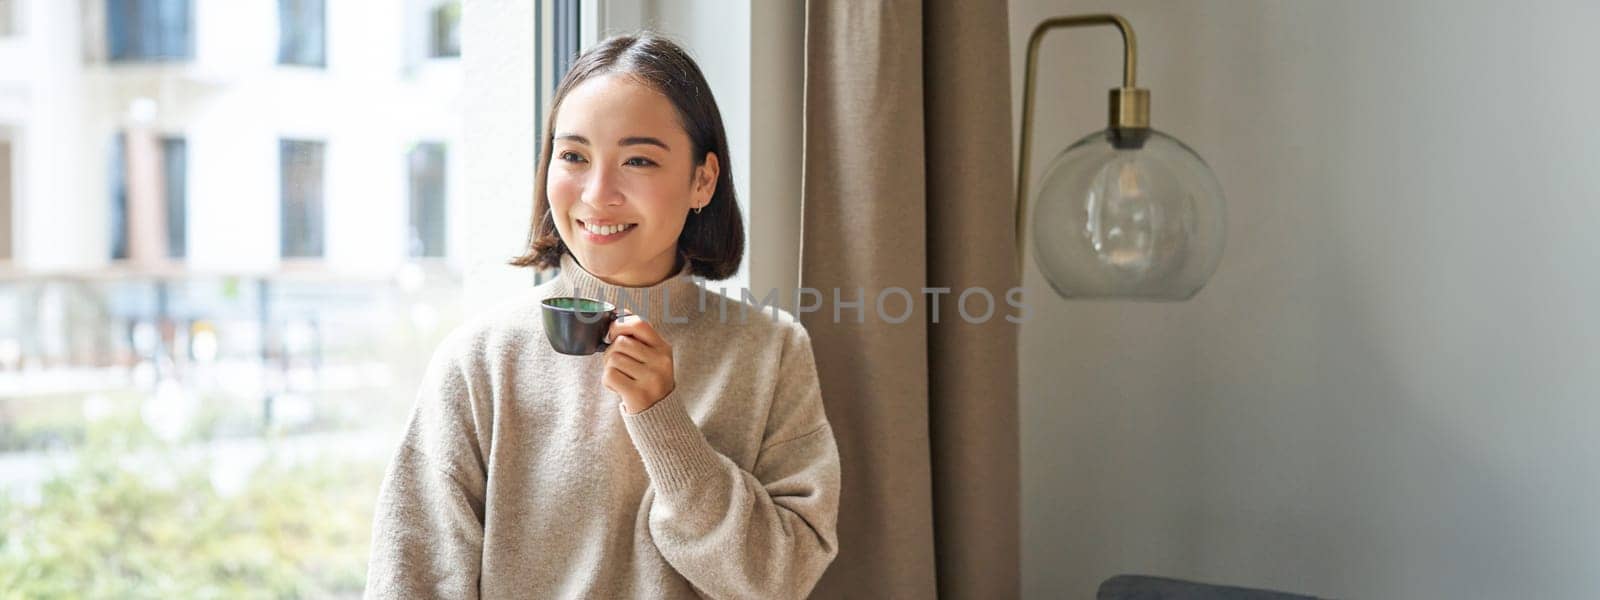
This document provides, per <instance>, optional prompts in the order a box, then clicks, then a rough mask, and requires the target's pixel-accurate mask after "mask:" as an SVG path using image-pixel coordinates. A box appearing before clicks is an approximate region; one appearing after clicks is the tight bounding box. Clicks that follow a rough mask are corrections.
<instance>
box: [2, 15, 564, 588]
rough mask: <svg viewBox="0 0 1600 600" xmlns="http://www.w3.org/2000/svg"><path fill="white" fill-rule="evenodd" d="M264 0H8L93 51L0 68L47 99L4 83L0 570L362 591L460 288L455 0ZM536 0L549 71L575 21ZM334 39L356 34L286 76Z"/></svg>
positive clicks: (459, 311)
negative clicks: (340, 50) (402, 445)
mask: <svg viewBox="0 0 1600 600" xmlns="http://www.w3.org/2000/svg"><path fill="white" fill-rule="evenodd" d="M272 2H275V3H276V4H273V3H266V2H262V3H254V4H257V5H259V6H258V8H259V9H260V10H262V11H264V12H261V14H260V15H259V16H261V17H265V18H254V17H249V18H246V17H244V16H241V15H242V14H243V15H250V14H253V13H239V12H238V11H235V10H233V8H234V7H233V6H232V5H233V4H235V3H233V2H228V1H226V0H222V1H220V2H210V1H207V2H196V1H195V0H61V2H56V1H55V0H32V1H30V2H27V3H25V5H24V3H19V2H17V0H0V31H5V29H4V28H6V27H9V30H10V31H13V32H15V31H17V29H18V28H20V27H21V26H22V25H21V22H20V21H19V20H16V19H15V18H12V19H11V20H10V21H9V22H8V20H7V19H8V17H7V15H9V16H10V17H15V14H17V13H21V12H30V11H36V10H48V11H49V12H48V13H41V14H39V15H36V16H39V17H40V18H36V19H28V22H29V23H30V24H31V25H30V27H38V28H42V30H35V29H29V30H28V31H26V34H27V36H28V38H29V40H30V43H31V42H32V41H34V40H68V39H80V38H81V40H82V41H81V44H77V45H76V46H75V47H76V48H78V50H74V56H72V57H70V58H63V57H59V56H58V57H54V58H52V60H57V61H67V60H71V61H77V62H79V65H76V66H81V67H83V68H40V69H31V70H25V71H20V72H18V73H16V74H15V77H12V76H7V77H0V98H35V99H39V98H48V99H49V100H50V108H51V110H49V111H42V110H39V111H31V112H25V113H21V114H20V116H17V114H18V113H11V112H4V110H3V109H4V107H0V260H7V259H9V262H7V263H6V264H5V265H4V267H3V268H0V531H4V532H5V534H4V535H3V536H0V581H3V582H4V583H0V588H5V592H3V593H0V596H6V595H15V596H18V597H119V598H127V597H178V598H189V597H213V596H219V595H220V596H236V595H241V594H242V595H262V596H274V597H312V598H325V597H335V598H337V597H359V596H360V595H361V591H362V586H363V584H364V582H365V576H366V562H367V554H368V551H369V547H368V545H369V544H370V540H371V537H370V526H371V522H372V507H373V504H374V501H375V498H376V494H377V491H378V487H379V482H380V480H381V478H382V476H383V473H384V469H385V468H386V467H387V465H388V461H389V459H390V458H391V455H392V452H393V450H394V448H395V443H396V442H397V441H398V439H399V435H400V433H401V432H402V431H403V429H404V424H405V420H406V419H407V417H408V416H409V411H410V409H411V406H412V403H413V401H414V398H415V395H416V393H417V388H418V386H419V385H420V382H421V377H422V374H423V373H424V372H425V371H426V367H427V364H428V361H429V358H430V357H431V355H432V353H433V351H434V350H435V349H436V348H437V347H438V345H439V343H440V342H441V341H442V340H443V339H444V338H445V336H446V335H448V334H449V333H450V331H452V330H453V329H454V328H455V327H456V326H457V325H458V324H459V323H461V322H462V320H463V318H464V314H463V313H464V309H463V307H462V305H463V300H464V299H463V296H464V291H463V280H464V279H465V277H466V274H465V271H466V270H467V269H468V268H469V263H468V261H467V260H466V258H465V257H464V256H463V255H462V251H461V250H462V249H461V248H459V246H465V244H454V245H452V244H450V243H449V242H450V240H451V239H453V238H452V235H458V236H459V235H462V234H463V233H466V232H464V231H462V230H461V229H460V228H461V227H463V226H464V225H465V224H463V223H461V222H460V219H454V220H452V219H451V218H450V217H451V215H456V214H461V207H460V205H459V204H460V202H461V201H462V200H463V199H462V198H458V197H455V196H454V195H453V194H452V189H453V188H455V187H457V186H458V185H459V182H457V181H455V180H457V179H460V177H459V176H458V175H457V174H456V173H454V172H451V171H450V170H449V169H448V168H447V165H449V164H450V161H451V160H459V158H457V157H458V156H460V155H461V154H462V152H463V151H462V148H463V145H462V137H461V136H462V133H461V131H462V129H463V127H462V123H463V115H462V108H461V107H462V105H463V102H462V100H461V98H462V96H463V90H462V89H461V81H462V74H461V72H460V71H461V64H460V62H461V61H460V59H458V58H455V57H457V56H459V55H460V53H461V45H462V44H461V38H462V35H463V33H462V31H461V29H460V22H461V11H462V10H463V9H462V8H459V7H460V4H461V3H458V2H448V3H440V2H436V1H430V0H415V1H406V2H364V3H358V4H360V8H359V10H360V11H361V12H359V13H356V14H359V15H360V18H358V19H351V20H348V21H341V20H338V19H332V20H330V19H328V18H327V16H328V15H327V10H328V3H327V2H326V0H310V1H289V0H272ZM491 4H495V3H492V2H484V5H491ZM560 4H562V5H563V6H565V7H566V8H563V10H564V11H565V10H569V9H570V10H574V11H575V10H576V6H577V4H578V3H576V2H570V3H569V2H565V1H564V0H563V2H561V3H560ZM240 10H245V9H240ZM465 10H473V3H472V2H467V3H466V8H465ZM80 13H81V16H82V17H83V18H81V19H76V20H74V19H66V18H44V17H45V16H60V15H63V14H66V15H72V14H80ZM274 13H276V15H277V16H278V19H277V20H276V22H275V20H274V19H273V18H272V15H273V14H274ZM541 13H542V14H544V15H545V16H544V17H542V18H543V19H544V20H543V21H542V22H540V23H539V24H538V25H537V26H536V25H535V23H532V22H530V23H528V24H527V26H528V28H529V29H532V30H534V31H536V32H537V33H536V34H535V35H531V36H526V38H524V39H523V40H521V41H519V42H518V43H524V44H528V45H530V46H533V47H535V48H537V49H536V50H533V52H534V54H535V55H536V62H537V64H539V65H545V66H543V67H541V68H542V69H543V70H542V71H540V73H539V74H538V76H539V77H540V79H538V80H539V81H540V82H541V84H540V91H539V92H538V97H540V98H543V97H545V96H546V95H547V94H548V93H549V89H548V88H549V87H552V86H553V85H554V83H555V82H554V79H553V78H552V75H553V74H554V73H553V69H552V68H551V67H550V66H549V65H557V64H560V65H564V64H566V61H565V60H562V61H556V60H553V59H552V57H553V55H554V50H553V44H554V42H555V40H556V39H557V38H560V39H563V40H567V43H566V45H564V46H562V47H563V48H566V49H567V50H566V51H569V52H570V51H571V50H575V49H576V40H577V39H579V37H578V35H577V32H576V31H575V30H572V31H565V30H561V31H558V29H560V27H569V28H575V27H576V26H577V18H576V14H575V13H571V14H568V13H563V14H564V15H566V17H567V18H564V19H562V20H560V21H553V20H552V19H551V18H550V16H549V13H548V11H547V10H546V11H541ZM8 23H9V25H8ZM196 40H202V43H200V44H197V43H196ZM213 40H216V41H219V43H216V44H212V43H210V42H211V41H213ZM396 40H398V41H399V42H400V43H395V41H396ZM232 41H239V43H223V42H232ZM257 41H259V42H261V43H256V42H257ZM274 42H276V43H274ZM52 47H53V46H52ZM332 47H351V48H360V49H363V50H362V51H361V52H354V53H351V54H350V55H349V56H343V55H341V56H340V57H338V58H339V65H338V67H339V68H338V69H335V70H329V71H326V72H319V73H318V74H317V76H316V77H296V76H284V72H285V71H293V70H295V69H298V68H299V66H300V65H311V66H316V67H322V66H325V65H326V64H327V58H328V57H327V52H328V49H329V48H332ZM212 53H215V54H212ZM423 57H432V58H430V59H429V60H427V61H426V65H425V66H424V67H423V68H408V65H410V64H411V63H414V62H416V61H417V59H419V58H423ZM163 61H185V62H192V63H193V64H196V65H204V66H205V69H204V76H203V77H199V76H197V72H196V71H195V70H194V69H189V68H181V69H150V68H144V66H145V65H146V64H147V63H151V62H163ZM258 65H261V66H267V67H268V68H264V69H262V68H257V66H258ZM67 66H74V65H67ZM8 75H9V72H8ZM534 75H535V74H533V73H529V74H527V76H529V77H533V76H534ZM541 106H542V105H541ZM534 108H535V107H528V109H529V110H532V109H534ZM527 143H529V144H533V143H534V140H528V141H527ZM8 166H15V168H8ZM24 167H25V170H24ZM135 224H137V227H136V228H132V229H131V228H130V227H132V226H134V225H135ZM452 231H455V233H454V234H452V233H451V232H452ZM17 232H22V233H24V234H25V237H26V239H22V238H18V237H16V235H15V234H16V233H17ZM163 232H164V233H163ZM158 234H159V235H158ZM162 246H164V248H162ZM145 252H159V253H162V254H164V255H165V256H167V257H172V258H181V259H182V260H166V261H163V260H155V261H143V260H136V259H135V258H139V257H143V256H147V255H146V254H143V253H145ZM130 255H131V256H130ZM155 257H156V258H159V257H160V255H156V256H155ZM10 573H23V574H27V575H26V576H24V577H20V578H8V577H6V576H5V575H4V574H10Z"/></svg>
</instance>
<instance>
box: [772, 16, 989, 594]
mask: <svg viewBox="0 0 1600 600" xmlns="http://www.w3.org/2000/svg"><path fill="white" fill-rule="evenodd" d="M1008 35H1009V33H1008V23H1007V14H1006V5H1005V4H1004V3H990V2H960V1H957V0H927V1H915V0H888V1H884V2H861V1H858V0H809V1H808V2H807V5H806V73H805V78H806V90H805V134H804V135H805V150H804V163H805V164H804V176H803V178H804V184H803V185H804V189H803V202H804V208H803V210H802V212H803V216H802V221H803V223H802V234H801V238H802V248H801V269H800V270H801V285H802V286H804V287H807V288H812V289H816V290H818V291H820V292H821V293H822V294H823V298H822V299H823V302H822V306H823V310H821V311H819V312H813V313H805V314H802V318H803V319H804V321H805V323H806V327H807V330H808V331H809V332H810V333H811V338H812V344H813V348H814V351H815V353H816V356H817V369H818V372H819V376H820V378H821V383H822V392H823V398H824V401H825V402H826V403H827V409H828V415H829V420H830V421H831V422H832V423H833V425H834V431H835V435H836V438H837V440H838V445H839V453H840V458H841V461H842V467H843V476H844V481H843V486H842V496H841V499H840V521H839V543H840V553H839V556H838V558H837V559H836V560H835V561H834V563H833V565H832V566H831V567H830V568H829V570H828V572H827V573H826V574H825V575H824V576H823V579H822V581H821V582H819V583H818V586H817V588H816V590H815V592H814V594H813V596H814V597H817V598H933V597H944V598H1010V597H1016V596H1017V595H1018V594H1019V589H1020V588H1019V586H1020V583H1019V579H1020V560H1019V552H1020V547H1019V535H1020V532H1019V529H1018V528H1019V522H1020V519H1019V512H1020V501H1019V492H1020V490H1019V464H1018V444H1019V439H1018V431H1019V430H1018V424H1017V381H1016V374H1017V357H1016V352H1017V344H1016V342H1017V332H1016V327H1017V325H1016V324H1013V323H1011V322H1008V321H1007V320H1006V319H1005V318H1003V316H1004V315H1007V314H1013V315H1014V314H1016V313H1015V312H1014V311H1012V310H1010V309H1009V307H1008V306H1007V304H1006V293H1007V291H1008V290H1010V289H1011V288H1012V287H1013V286H1015V285H1017V280H1016V275H1015V274H1014V273H1013V265H1014V261H1015V253H1014V249H1013V248H1014V234H1013V232H1012V212H1011V206H1012V204H1011V202H1012V201H1011V195H1012V192H1011V190H1012V187H1011V185H1012V184H1011V180H1012V178H1013V176H1014V173H1015V171H1014V167H1013V166H1012V160H1011V153H1012V149H1011V146H1012V144H1011V140H1012V135H1011V112H1010V111H1011V99H1010V66H1009V56H1010V50H1009V48H1010V46H1009V41H1008ZM892 288H900V289H902V290H906V291H908V292H909V294H905V295H899V294H895V293H884V290H890V289H892ZM929 288H935V289H937V288H947V289H949V290H950V292H949V293H944V294H942V295H937V296H934V295H930V294H929V293H928V292H926V291H925V290H927V289H929ZM970 288H983V289H985V290H987V291H988V292H989V294H990V296H991V297H992V298H993V302H994V310H993V313H992V315H991V318H989V319H986V320H981V321H980V322H978V323H970V322H968V321H966V320H965V319H963V318H962V317H961V316H960V315H959V314H958V307H957V299H958V295H959V294H960V293H961V292H962V291H963V290H966V289H970ZM836 290H837V291H836ZM907 297H909V298H910V299H911V300H912V303H913V306H912V308H913V316H912V318H911V319H908V320H906V321H904V322H901V323H894V322H891V320H888V319H885V318H883V317H884V315H885V314H886V315H887V316H888V317H891V318H895V317H899V316H900V315H901V314H902V312H903V310H904V307H905V301H906V298H907ZM934 297H937V298H938V300H939V301H938V303H937V306H938V310H937V313H938V314H937V317H938V323H934V322H933V319H934V317H935V315H934V314H932V313H931V312H930V310H931V309H932V302H931V301H930V300H931V299H932V298H934ZM880 298H881V299H883V303H882V306H880V302H879V300H880ZM856 300H860V301H861V302H862V304H861V306H860V308H859V309H857V308H855V307H849V306H842V305H841V303H842V302H853V301H856ZM973 302H974V303H973V304H972V305H970V310H969V314H972V315H977V314H981V313H983V312H984V311H983V310H982V309H983V307H984V304H983V302H982V301H981V300H974V301H973Z"/></svg>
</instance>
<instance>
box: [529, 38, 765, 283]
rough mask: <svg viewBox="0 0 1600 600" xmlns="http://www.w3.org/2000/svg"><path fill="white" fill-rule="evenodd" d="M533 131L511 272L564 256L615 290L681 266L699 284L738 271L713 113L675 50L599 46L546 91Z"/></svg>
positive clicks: (737, 230) (634, 42) (613, 42)
mask: <svg viewBox="0 0 1600 600" xmlns="http://www.w3.org/2000/svg"><path fill="white" fill-rule="evenodd" d="M544 131H545V132H546V134H545V139H544V140H543V142H542V144H541V146H540V147H541V148H542V152H541V153H540V161H539V169H538V174H537V177H536V180H535V183H534V219H535V221H534V223H533V227H532V231H531V232H530V234H529V237H530V244H529V246H530V248H529V252H528V253H527V254H525V255H523V256H521V257H519V258H517V259H516V260H514V261H513V263H512V264H515V265H518V266H540V267H553V266H558V265H559V263H560V259H561V256H562V255H563V254H565V253H567V252H571V253H572V254H573V255H574V258H576V259H577V261H578V263H579V264H581V265H583V266H584V267H585V268H586V269H588V270H589V271H590V272H591V273H593V274H595V275H596V276H597V277H599V278H601V279H602V280H605V281H607V282H608V283H613V284H618V285H626V286H640V285H650V284H653V283H656V282H659V281H661V280H663V279H665V278H667V277H668V276H669V275H671V274H672V273H674V272H676V269H675V267H677V266H680V263H683V262H687V264H688V265H689V268H690V271H691V272H692V273H694V274H695V275H699V276H702V277H705V278H708V279H718V280H720V279H725V278H727V277H728V276H730V275H732V274H733V273H734V272H735V271H737V270H738V268H739V261H740V260H741V259H742V258H743V253H744V226H743V222H742V220H741V218H740V215H739V202H738V198H737V196H736V194H735V193H734V189H733V175H732V170H731V167H730V166H729V161H728V137H727V133H726V132H725V131H724V129H723V122H722V114H721V111H719V110H718V108H717V103H716V99H715V98H713V97H712V95H711V92H710V86H709V85H708V84H707V83H706V80H705V76H704V75H702V74H701V72H700V68H699V66H697V65H695V63H694V61H693V60H692V59H690V58H689V57H688V55H687V54H685V53H684V52H683V50H682V49H680V48H678V47H677V45H675V44H673V43H672V42H670V41H667V40H665V39H662V38H657V37H653V36H642V37H625V36H624V37H614V38H611V39H609V40H606V41H604V42H601V43H600V44H598V45H597V46H596V47H595V48H594V49H592V50H590V51H589V52H587V53H585V54H584V55H583V56H582V57H580V58H579V59H578V61H577V62H576V63H574V64H573V65H572V69H571V71H569V73H568V75H567V77H566V78H565V79H563V80H562V82H561V85H560V86H558V87H557V88H556V93H555V98H554V102H553V104H552V109H551V111H550V117H549V123H548V125H547V126H546V127H545V129H544ZM613 140H614V141H613ZM691 209H692V212H691ZM579 232H582V233H581V234H580V233H579Z"/></svg>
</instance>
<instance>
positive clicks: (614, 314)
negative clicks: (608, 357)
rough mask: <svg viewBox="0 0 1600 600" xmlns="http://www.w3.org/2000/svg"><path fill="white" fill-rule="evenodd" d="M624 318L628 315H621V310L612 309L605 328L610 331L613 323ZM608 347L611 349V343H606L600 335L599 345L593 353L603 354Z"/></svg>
mask: <svg viewBox="0 0 1600 600" xmlns="http://www.w3.org/2000/svg"><path fill="white" fill-rule="evenodd" d="M626 316H628V315H626V314H623V312H622V309H620V308H616V309H612V310H611V320H610V321H607V322H606V328H607V329H610V327H611V324H612V323H615V322H617V321H619V320H621V319H622V318H623V317H626ZM609 347H611V342H607V341H606V337H605V336H603V335H602V336H600V345H599V346H595V350H594V351H595V353H596V354H598V353H601V352H605V351H606V348H609Z"/></svg>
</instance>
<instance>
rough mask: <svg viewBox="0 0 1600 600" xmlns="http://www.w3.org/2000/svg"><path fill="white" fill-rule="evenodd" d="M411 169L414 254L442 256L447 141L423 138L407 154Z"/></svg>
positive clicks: (419, 255) (411, 247)
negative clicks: (439, 141) (426, 140)
mask: <svg viewBox="0 0 1600 600" xmlns="http://www.w3.org/2000/svg"><path fill="white" fill-rule="evenodd" d="M406 167H407V170H408V171H409V172H410V195H411V221H410V227H408V228H407V234H408V236H409V237H408V242H409V246H410V250H411V256H414V257H426V258H443V257H444V253H445V247H444V243H445V145H444V144H442V143H438V142H423V143H419V144H417V145H415V146H413V147H412V148H411V152H409V153H408V154H407V156H406Z"/></svg>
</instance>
